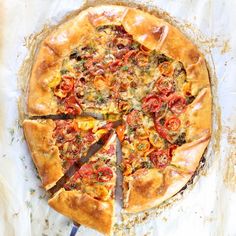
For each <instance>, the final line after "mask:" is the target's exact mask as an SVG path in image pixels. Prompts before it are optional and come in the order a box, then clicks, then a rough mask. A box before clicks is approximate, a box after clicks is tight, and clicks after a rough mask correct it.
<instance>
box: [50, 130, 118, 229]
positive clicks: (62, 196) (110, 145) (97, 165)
mask: <svg viewBox="0 0 236 236" xmlns="http://www.w3.org/2000/svg"><path fill="white" fill-rule="evenodd" d="M115 185H116V134H115V133H112V134H111V135H110V137H109V139H108V141H107V142H106V144H105V145H104V146H103V147H102V148H101V149H100V150H99V151H98V152H97V153H96V154H94V155H93V156H92V157H91V158H90V159H89V161H88V162H87V163H85V164H83V165H82V166H81V167H80V169H79V170H77V171H76V172H75V174H74V175H73V176H72V177H71V178H70V179H69V181H68V182H67V183H66V184H65V185H64V187H63V188H62V189H60V190H59V191H58V192H57V193H55V195H54V196H53V197H52V198H51V199H49V201H48V203H49V205H50V206H51V207H52V208H54V209H55V210H56V211H58V212H60V213H62V214H64V215H65V216H67V217H69V218H71V219H72V220H73V221H74V222H76V223H77V224H82V225H85V226H88V227H91V228H93V229H95V230H97V231H99V232H101V233H104V234H110V232H111V230H112V225H113V221H114V204H115V200H114V198H115V197H114V194H115Z"/></svg>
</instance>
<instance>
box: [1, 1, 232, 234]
mask: <svg viewBox="0 0 236 236" xmlns="http://www.w3.org/2000/svg"><path fill="white" fill-rule="evenodd" d="M96 2H97V1H96ZM111 2H112V1H110V3H111ZM140 2H142V4H144V5H146V6H148V7H153V6H156V7H158V8H160V11H161V12H164V14H163V16H164V17H165V18H166V19H167V20H170V18H169V16H172V17H173V18H172V20H171V21H172V23H173V24H175V25H177V26H178V27H179V28H180V29H182V31H184V32H185V33H186V34H187V35H188V36H189V37H190V38H191V39H193V41H194V42H195V43H196V44H197V45H198V47H199V48H200V49H201V51H202V52H203V53H204V54H205V57H206V59H207V62H208V64H209V68H210V74H211V80H212V92H213V102H214V109H213V112H214V115H213V121H214V124H213V136H212V141H211V144H210V146H209V148H208V150H207V152H206V163H205V165H204V167H202V168H201V170H200V171H199V175H198V177H196V178H194V181H193V182H194V183H193V184H191V185H190V186H189V187H188V188H187V190H186V191H184V192H183V194H178V195H177V196H176V197H175V198H174V199H173V200H171V201H169V202H168V203H167V205H165V206H164V207H162V208H161V209H159V210H158V209H155V210H151V211H148V212H146V213H141V214H138V215H134V216H127V215H125V214H123V215H122V217H121V218H120V219H119V221H118V222H117V225H116V227H115V228H116V230H115V234H116V235H138V236H144V235H155V236H156V235H158V236H173V235H175V236H185V235H191V236H194V235H201V236H211V235H212V236H221V235H223V236H234V235H236V227H235V212H236V193H235V191H236V166H235V165H236V150H235V144H236V134H235V130H236V102H235V101H236V79H235V78H236V66H235V65H236V31H235V23H236V20H235V19H236V1H235V0H214V1H213V0H201V1H198V0H195V1H193V0H178V1H177V0H158V1H140ZM140 2H139V3H140ZM81 5H82V1H79V0H77V1H76V0H53V1H47V0H21V1H17V0H5V1H3V0H2V1H1V2H0V14H1V17H0V29H1V35H0V108H1V109H0V124H1V128H0V235H4V236H14V235H17V236H21V235H22V236H31V235H32V236H34V235H36V236H38V235H42V236H45V235H50V236H51V235H53V236H54V235H69V232H70V230H71V226H72V223H71V221H70V220H69V219H67V218H65V217H64V216H61V215H60V214H58V213H56V212H55V211H54V210H52V209H50V208H49V207H48V206H47V198H48V197H47V195H46V193H45V191H44V190H42V189H41V187H40V180H39V178H38V177H37V174H36V171H35V167H34V165H33V163H32V161H31V157H30V155H29V153H28V150H27V147H26V144H25V141H24V139H23V134H22V130H21V127H20V125H19V113H18V98H19V96H20V95H21V94H22V91H21V88H20V86H19V83H18V79H19V74H18V73H19V70H20V68H21V65H22V63H23V61H24V60H25V59H26V58H27V56H28V54H29V51H28V47H27V46H28V45H30V42H31V41H30V39H31V40H32V37H31V38H29V36H30V35H31V34H36V33H37V32H40V31H41V30H42V29H43V28H44V26H45V24H47V25H53V24H56V23H58V22H59V21H60V20H62V19H63V17H64V16H65V15H66V14H68V13H69V12H71V11H73V10H76V9H78V8H79V7H80V6H81ZM165 12H167V13H168V14H166V13H165ZM31 43H32V42H31ZM26 67H27V66H26ZM26 67H24V68H26ZM28 67H29V68H28V69H30V66H28ZM78 235H85V236H87V235H89V236H93V235H94V236H95V235H99V234H98V233H96V232H95V231H93V230H90V229H88V228H85V227H83V226H82V227H80V229H79V231H78Z"/></svg>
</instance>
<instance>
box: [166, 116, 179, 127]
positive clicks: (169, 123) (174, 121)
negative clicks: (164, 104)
mask: <svg viewBox="0 0 236 236" xmlns="http://www.w3.org/2000/svg"><path fill="white" fill-rule="evenodd" d="M180 125H181V121H180V119H179V118H177V117H176V116H172V117H170V118H168V119H167V120H166V121H165V124H164V126H165V127H166V128H167V129H168V130H171V131H176V130H178V129H179V127H180Z"/></svg>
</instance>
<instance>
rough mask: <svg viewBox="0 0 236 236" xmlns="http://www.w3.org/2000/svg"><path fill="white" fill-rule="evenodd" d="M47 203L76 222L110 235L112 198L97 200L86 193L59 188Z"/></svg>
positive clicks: (112, 208) (112, 209)
mask: <svg viewBox="0 0 236 236" xmlns="http://www.w3.org/2000/svg"><path fill="white" fill-rule="evenodd" d="M48 204H49V205H50V206H51V207H52V208H54V209H55V210H56V211H58V212H60V213H62V214H63V215H65V216H67V217H69V218H71V219H72V220H74V221H75V222H77V223H78V224H82V225H85V226H87V227H90V228H93V229H95V230H97V231H99V232H101V233H103V234H105V235H110V233H111V230H112V225H113V211H114V200H113V199H110V200H108V201H106V202H105V201H99V200H96V199H94V198H92V197H90V196H89V195H88V194H86V193H80V192H79V191H75V190H72V191H65V189H61V190H60V191H59V192H57V193H56V194H55V195H54V196H53V197H52V198H51V199H50V200H49V201H48Z"/></svg>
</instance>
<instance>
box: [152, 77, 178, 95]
mask: <svg viewBox="0 0 236 236" xmlns="http://www.w3.org/2000/svg"><path fill="white" fill-rule="evenodd" d="M155 86H156V87H157V89H158V90H159V92H160V93H161V94H164V95H166V96H167V95H169V94H170V93H172V92H174V82H173V79H170V78H167V77H164V76H162V77H161V78H160V79H158V80H157V82H156V84H155Z"/></svg>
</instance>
